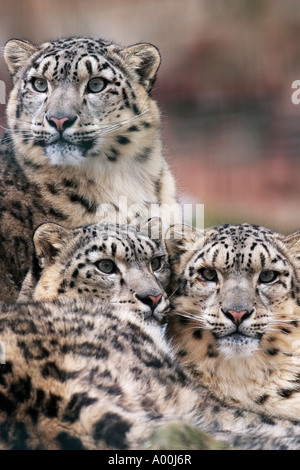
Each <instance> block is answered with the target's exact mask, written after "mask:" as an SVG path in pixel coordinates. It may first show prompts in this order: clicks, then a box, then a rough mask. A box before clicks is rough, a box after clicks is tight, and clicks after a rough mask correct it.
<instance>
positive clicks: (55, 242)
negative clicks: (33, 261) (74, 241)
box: [33, 223, 71, 268]
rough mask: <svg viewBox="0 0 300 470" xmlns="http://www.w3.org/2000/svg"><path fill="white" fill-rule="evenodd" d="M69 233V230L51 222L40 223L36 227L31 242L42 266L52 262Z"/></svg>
mask: <svg viewBox="0 0 300 470" xmlns="http://www.w3.org/2000/svg"><path fill="white" fill-rule="evenodd" d="M70 233H71V231H70V230H68V229H66V228H64V227H62V226H61V225H58V224H53V223H45V224H42V225H40V226H39V227H38V228H37V229H36V231H35V232H34V235H33V244H34V249H35V254H36V257H37V258H38V261H39V265H40V266H41V267H42V268H43V267H45V266H47V265H49V264H53V262H54V258H55V256H56V255H57V253H58V252H59V251H60V250H61V249H62V248H63V246H64V244H65V243H66V242H67V241H68V239H69V237H70Z"/></svg>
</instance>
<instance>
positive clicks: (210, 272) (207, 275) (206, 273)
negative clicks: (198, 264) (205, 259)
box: [199, 268, 218, 282]
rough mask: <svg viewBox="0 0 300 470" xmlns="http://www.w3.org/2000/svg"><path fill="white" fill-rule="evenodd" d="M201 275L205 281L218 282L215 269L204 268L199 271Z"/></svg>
mask: <svg viewBox="0 0 300 470" xmlns="http://www.w3.org/2000/svg"><path fill="white" fill-rule="evenodd" d="M199 273H200V274H201V276H202V278H203V279H204V280H205V281H210V282H215V281H217V280H218V276H217V272H216V271H215V269H209V268H202V269H200V270H199Z"/></svg>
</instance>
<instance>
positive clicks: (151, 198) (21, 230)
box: [0, 37, 180, 301]
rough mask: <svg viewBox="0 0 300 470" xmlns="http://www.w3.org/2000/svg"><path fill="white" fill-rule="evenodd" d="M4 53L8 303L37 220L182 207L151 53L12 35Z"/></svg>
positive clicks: (2, 262) (78, 221)
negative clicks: (8, 82) (165, 144)
mask: <svg viewBox="0 0 300 470" xmlns="http://www.w3.org/2000/svg"><path fill="white" fill-rule="evenodd" d="M4 56H5V60H6V63H7V65H8V67H9V70H10V72H11V74H12V78H13V89H12V91H11V94H10V99H9V103H8V106H7V119H8V130H7V131H6V132H5V134H4V136H3V138H2V142H1V154H2V155H1V173H0V181H1V190H0V201H1V202H0V217H1V229H0V272H1V279H0V297H1V299H2V300H4V301H8V300H14V299H15V298H16V295H17V292H18V290H19V288H20V286H21V282H22V280H23V278H24V275H25V273H26V271H27V269H28V267H29V263H30V256H31V252H32V245H31V236H32V232H33V230H34V228H36V227H37V226H38V225H39V224H40V223H43V222H56V223H61V224H63V225H64V226H65V227H75V226H78V225H82V224H88V223H94V222H97V221H99V220H103V219H104V218H106V219H107V220H110V221H114V220H115V217H116V215H117V217H120V218H118V220H117V221H118V222H120V223H124V222H127V221H128V220H129V221H130V220H133V219H137V222H138V221H139V219H141V218H143V217H144V215H145V213H144V212H145V211H146V212H147V210H148V209H149V205H150V204H151V205H153V204H156V205H157V204H160V205H162V207H163V208H164V209H163V212H164V211H167V212H168V207H169V206H172V207H173V209H171V211H172V213H173V214H175V213H176V215H178V214H179V216H180V210H179V206H178V205H177V204H176V191H175V184H174V180H173V177H172V175H171V173H170V171H169V168H168V165H167V162H166V160H165V158H164V157H163V155H162V146H161V138H160V115H159V111H158V108H157V105H156V103H155V102H154V100H153V99H152V98H151V96H150V92H151V88H152V86H153V83H154V81H155V78H156V72H157V69H158V67H159V65H160V54H159V52H158V50H157V49H156V47H154V46H152V45H150V44H137V45H134V46H129V47H121V46H119V45H117V44H114V43H111V42H108V41H104V40H100V39H91V38H82V37H78V38H77V37H74V38H67V39H60V40H57V41H53V42H45V43H43V44H41V45H40V46H35V45H33V44H31V43H29V42H26V41H21V40H16V39H12V40H10V41H8V42H7V44H6V46H5V51H4ZM173 211H174V212H173ZM147 215H148V213H147V214H146V216H147ZM151 215H153V213H152V214H151ZM176 215H175V217H176Z"/></svg>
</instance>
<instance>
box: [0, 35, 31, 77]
mask: <svg viewBox="0 0 300 470" xmlns="http://www.w3.org/2000/svg"><path fill="white" fill-rule="evenodd" d="M36 51H37V48H36V47H35V46H34V45H33V44H31V43H30V42H29V41H23V40H21V39H10V40H9V41H7V43H6V44H5V47H4V59H5V62H6V64H7V66H8V68H9V70H10V72H11V73H12V74H13V75H15V74H16V73H17V71H18V70H19V68H20V67H22V66H23V65H24V64H25V63H26V61H27V60H28V59H29V57H30V56H32V54H34V53H35V52H36Z"/></svg>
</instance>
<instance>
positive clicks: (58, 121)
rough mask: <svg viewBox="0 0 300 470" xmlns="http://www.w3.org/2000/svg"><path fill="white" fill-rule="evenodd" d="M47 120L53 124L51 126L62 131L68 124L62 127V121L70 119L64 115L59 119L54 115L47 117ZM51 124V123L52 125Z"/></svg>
mask: <svg viewBox="0 0 300 470" xmlns="http://www.w3.org/2000/svg"><path fill="white" fill-rule="evenodd" d="M49 121H51V123H53V124H54V126H53V127H56V129H57V130H58V131H59V132H63V131H64V130H65V128H66V127H68V126H65V127H64V123H65V122H66V121H70V119H69V118H68V117H64V118H61V119H57V118H55V117H51V118H49ZM53 124H51V125H53Z"/></svg>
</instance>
